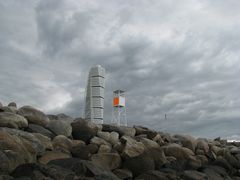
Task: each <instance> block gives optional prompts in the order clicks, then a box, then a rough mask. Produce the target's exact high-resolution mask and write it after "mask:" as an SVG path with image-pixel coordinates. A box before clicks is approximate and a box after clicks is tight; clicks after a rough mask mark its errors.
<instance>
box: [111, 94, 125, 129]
mask: <svg viewBox="0 0 240 180" xmlns="http://www.w3.org/2000/svg"><path fill="white" fill-rule="evenodd" d="M112 124H114V125H117V126H127V118H126V101H125V91H123V90H116V91H114V92H113V112H112Z"/></svg>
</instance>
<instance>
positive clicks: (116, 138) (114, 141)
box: [109, 132, 119, 145]
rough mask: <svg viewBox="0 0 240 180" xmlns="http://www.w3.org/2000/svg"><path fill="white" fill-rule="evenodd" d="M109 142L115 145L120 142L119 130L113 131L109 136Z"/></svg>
mask: <svg viewBox="0 0 240 180" xmlns="http://www.w3.org/2000/svg"><path fill="white" fill-rule="evenodd" d="M109 142H110V143H111V144H112V145H115V144H117V143H118V142H119V134H118V133H117V132H111V133H110V137H109Z"/></svg>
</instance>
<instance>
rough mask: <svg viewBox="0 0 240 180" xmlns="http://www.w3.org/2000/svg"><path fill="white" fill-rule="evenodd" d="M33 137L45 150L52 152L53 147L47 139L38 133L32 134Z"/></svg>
mask: <svg viewBox="0 0 240 180" xmlns="http://www.w3.org/2000/svg"><path fill="white" fill-rule="evenodd" d="M33 135H34V136H35V137H36V138H37V139H38V140H39V141H40V143H41V144H42V145H43V146H44V149H45V150H53V145H52V142H51V139H50V138H49V137H47V136H44V135H42V134H40V133H33Z"/></svg>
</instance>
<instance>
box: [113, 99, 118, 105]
mask: <svg viewBox="0 0 240 180" xmlns="http://www.w3.org/2000/svg"><path fill="white" fill-rule="evenodd" d="M113 106H119V97H114V99H113Z"/></svg>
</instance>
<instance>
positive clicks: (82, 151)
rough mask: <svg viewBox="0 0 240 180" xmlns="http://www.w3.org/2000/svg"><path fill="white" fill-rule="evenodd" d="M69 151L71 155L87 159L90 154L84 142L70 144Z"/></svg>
mask: <svg viewBox="0 0 240 180" xmlns="http://www.w3.org/2000/svg"><path fill="white" fill-rule="evenodd" d="M71 153H72V156H73V157H77V158H80V159H84V160H88V159H89V158H90V155H91V154H90V151H89V148H88V146H86V145H85V144H78V145H75V146H72V149H71Z"/></svg>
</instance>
